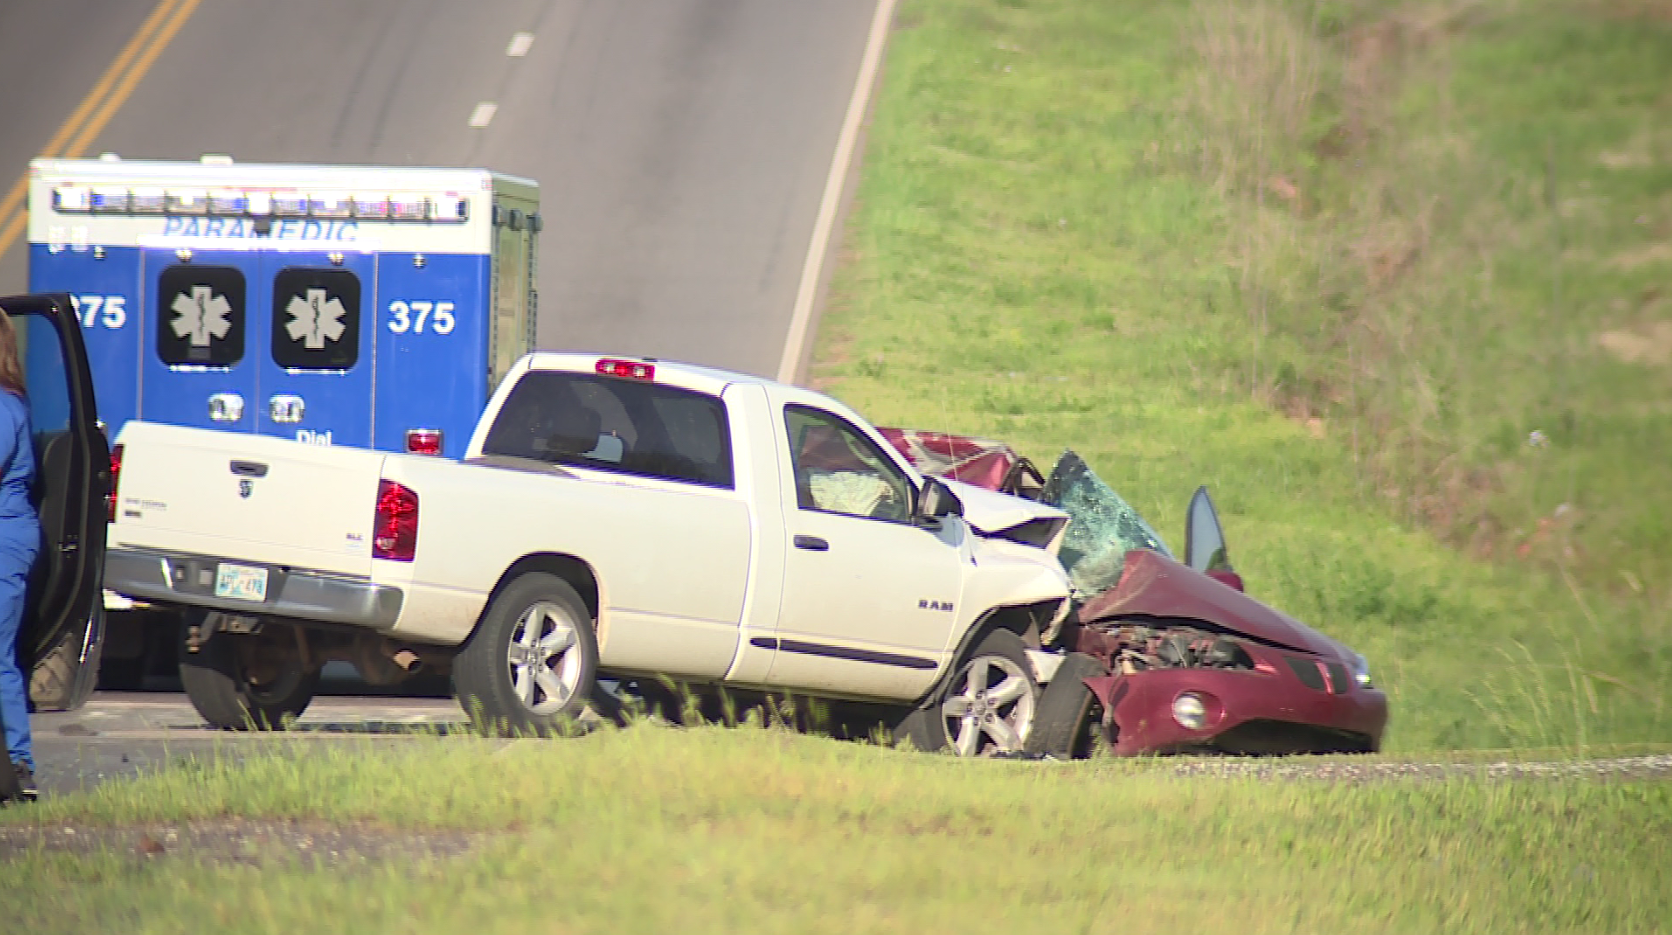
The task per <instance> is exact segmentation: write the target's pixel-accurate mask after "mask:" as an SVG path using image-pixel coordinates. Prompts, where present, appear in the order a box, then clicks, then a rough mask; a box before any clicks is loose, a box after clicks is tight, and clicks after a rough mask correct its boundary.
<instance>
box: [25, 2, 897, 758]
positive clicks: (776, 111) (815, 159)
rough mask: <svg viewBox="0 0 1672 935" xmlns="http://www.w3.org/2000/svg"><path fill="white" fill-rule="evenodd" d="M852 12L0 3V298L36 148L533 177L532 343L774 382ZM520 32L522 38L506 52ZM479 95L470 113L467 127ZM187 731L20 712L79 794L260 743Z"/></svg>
mask: <svg viewBox="0 0 1672 935" xmlns="http://www.w3.org/2000/svg"><path fill="white" fill-rule="evenodd" d="M875 9H876V7H875V3H874V2H873V0H814V2H786V0H630V2H623V0H493V2H481V3H466V2H461V0H284V2H282V3H278V2H271V0H5V2H4V3H0V66H3V69H0V75H3V76H4V77H3V78H0V118H3V121H4V122H3V128H0V295H3V294H10V293H13V292H22V291H25V289H26V288H27V284H28V280H27V270H26V266H25V262H26V255H25V250H24V247H23V244H22V242H21V241H22V238H21V237H20V236H17V232H16V230H15V228H16V226H17V223H19V215H18V212H16V211H13V212H11V213H10V214H8V212H7V211H5V210H3V209H4V208H5V204H4V201H3V199H5V198H6V197H7V196H8V194H9V193H10V192H12V191H14V190H17V189H15V186H16V184H17V182H18V181H19V179H20V178H21V177H22V175H23V173H24V171H25V169H26V167H27V164H28V160H29V159H30V157H32V156H34V155H37V154H43V153H46V154H50V155H56V156H69V157H76V156H85V157H92V156H96V155H98V154H100V153H103V152H114V153H118V154H120V155H122V156H123V157H125V158H150V159H194V158H197V157H198V156H199V155H200V154H202V153H225V154H229V155H231V156H233V157H234V158H235V159H237V160H239V161H246V162H258V161H274V162H293V161H295V162H319V163H336V162H343V163H373V164H381V163H389V164H407V165H481V166H487V167H490V168H494V169H499V170H503V171H507V172H512V173H516V174H519V175H524V176H528V177H531V178H534V179H537V180H538V181H539V182H540V183H541V188H542V214H543V215H544V217H545V219H546V226H545V231H544V234H543V235H542V243H541V251H540V257H539V284H540V327H539V335H538V337H539V341H540V344H541V345H542V346H544V347H549V348H570V349H579V350H599V351H617V352H622V353H633V354H646V355H651V356H659V357H667V358H676V359H684V360H690V361H694V362H697V363H703V364H708V365H712V366H719V367H726V368H731V369H738V370H744V371H749V372H754V373H761V374H766V375H772V374H774V373H775V372H776V371H777V368H778V365H779V360H780V357H781V356H782V354H783V347H784V341H785V335H786V333H787V332H788V331H789V325H790V315H791V307H792V304H793V302H794V299H795V295H796V292H797V289H798V287H799V285H800V277H801V272H802V264H803V261H804V259H805V257H806V253H807V250H808V244H809V242H810V240H811V238H812V234H813V224H814V219H815V216H816V214H817V212H818V208H819V203H820V199H821V196H822V195H823V188H824V183H825V178H826V174H827V172H828V171H829V168H830V164H831V158H832V154H833V151H834V149H835V147H836V142H837V139H838V135H839V132H840V128H841V124H842V120H843V117H844V115H845V112H846V109H847V106H848V101H849V97H850V95H851V94H852V91H853V85H854V82H855V79H856V77H857V75H858V73H859V70H860V62H861V58H862V55H863V52H864V48H865V42H866V39H867V30H868V27H869V25H870V21H871V18H872V15H873V13H874V11H875ZM519 33H528V34H530V35H531V37H532V41H528V40H524V41H523V42H522V43H520V45H522V49H521V50H520V51H521V52H522V54H520V55H515V54H510V53H511V52H512V51H513V37H514V36H516V35H517V34H519ZM101 88H102V90H101ZM483 103H492V104H494V105H495V109H494V111H493V116H492V120H491V121H490V122H488V123H487V125H486V126H484V127H472V126H470V125H469V123H470V121H471V117H472V115H473V114H475V113H478V112H479V108H480V105H481V104H483ZM8 222H11V224H10V226H11V227H12V229H13V230H12V234H11V235H10V236H8ZM391 704H395V705H397V706H398V705H403V704H410V705H415V706H418V708H419V709H422V710H424V711H425V712H428V713H426V714H425V715H424V716H425V717H429V716H431V715H432V714H434V712H433V711H431V710H430V709H432V708H437V707H438V706H439V707H440V708H443V709H446V708H450V707H451V703H450V702H437V701H434V700H413V701H410V702H394V701H391V700H390V699H387V698H379V699H370V698H354V697H347V698H337V699H331V700H329V701H323V700H322V701H321V702H320V703H318V704H317V705H316V706H315V708H314V709H313V710H312V711H311V712H310V718H326V719H327V720H330V719H336V720H337V721H341V720H342V719H343V718H348V719H349V720H354V719H355V718H359V719H362V720H363V719H364V718H367V717H375V716H381V715H378V714H377V713H378V712H384V711H386V709H388V707H389V706H390V705H391ZM401 710H407V709H405V708H402V709H401ZM194 723H195V716H193V715H192V714H191V711H190V708H189V706H187V705H186V704H185V702H184V700H183V698H181V697H180V696H178V695H172V696H170V695H153V696H132V697H120V696H98V697H96V698H95V701H94V702H93V704H92V705H90V706H89V708H88V709H86V710H85V711H84V712H76V713H74V714H70V715H43V716H39V717H38V718H37V724H36V730H37V732H38V735H39V737H40V740H39V747H40V756H39V759H40V760H41V763H42V769H41V776H42V779H43V781H44V783H45V784H46V787H47V788H48V789H49V790H53V789H56V790H65V789H73V788H79V787H82V786H83V785H86V784H90V783H96V782H98V781H102V780H103V779H104V778H108V777H110V776H114V775H121V774H124V773H129V772H132V771H133V770H134V769H137V768H138V767H139V766H140V765H142V764H144V763H147V762H156V761H158V760H159V759H160V758H162V757H164V756H166V755H172V754H177V753H181V752H185V751H188V750H196V749H211V748H216V747H217V745H219V746H221V747H224V746H225V745H227V744H228V743H250V742H259V739H258V738H246V739H237V738H236V737H229V735H225V734H216V735H208V734H207V732H203V731H201V730H198V731H197V732H196V733H193V728H192V727H191V726H190V725H192V724H194ZM356 723H359V722H358V721H356ZM339 733H340V732H339Z"/></svg>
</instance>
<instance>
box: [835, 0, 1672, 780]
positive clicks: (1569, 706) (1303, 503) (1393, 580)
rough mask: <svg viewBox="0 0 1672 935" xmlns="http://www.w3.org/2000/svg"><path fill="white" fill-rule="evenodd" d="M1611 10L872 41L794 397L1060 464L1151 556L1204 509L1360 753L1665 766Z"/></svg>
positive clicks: (1177, 23) (1055, 12)
mask: <svg viewBox="0 0 1672 935" xmlns="http://www.w3.org/2000/svg"><path fill="white" fill-rule="evenodd" d="M1633 9H1636V8H1635V7H1630V6H1629V5H1622V4H1609V3H1591V2H1580V0H1575V2H1570V3H1564V2H1526V3H1492V2H1487V3H1473V4H1467V5H1461V4H1447V3H1440V4H1437V5H1423V6H1420V7H1419V6H1416V5H1414V4H1410V3H1398V2H1380V3H1372V2H1362V3H1355V2H1343V3H1301V2H1294V3H1289V2H1280V0H1254V2H1234V3H1233V2H1230V0H1201V2H1197V3H1194V4H1191V3H1139V2H1135V0H1134V2H1098V3H1091V2H1084V0H1011V2H998V0H909V2H907V3H905V4H904V5H903V6H902V8H901V13H900V16H899V23H898V27H899V28H897V29H896V31H895V33H894V35H893V38H892V43H893V44H892V46H891V50H890V55H889V58H888V63H887V71H886V74H885V80H884V83H883V85H882V87H881V94H880V100H879V102H878V105H877V109H876V115H875V118H874V122H873V125H872V126H871V129H870V132H869V140H868V145H867V151H866V156H865V165H864V173H863V181H862V184H861V187H860V190H859V193H858V198H857V205H856V208H855V211H854V214H853V216H852V217H851V218H850V220H849V223H848V235H847V242H846V261H847V262H846V263H845V265H844V268H843V270H842V272H841V273H840V274H839V276H838V279H837V282H836V284H835V288H834V290H833V292H834V297H835V298H834V300H833V303H832V308H831V309H830V310H829V311H827V313H826V315H825V317H824V319H823V322H822V324H821V332H820V339H821V340H820V345H819V348H818V352H817V359H818V361H819V362H820V363H819V366H818V368H817V370H816V376H817V378H818V380H819V382H820V383H821V384H822V385H824V386H825V387H826V388H828V389H830V390H831V391H832V392H834V393H836V394H837V395H839V396H841V397H843V398H844V399H845V400H847V401H848V402H850V403H852V404H854V405H856V406H857V407H858V408H860V409H861V411H864V412H866V413H867V415H869V416H871V417H872V418H873V420H875V421H878V422H879V423H882V424H903V425H909V426H916V427H924V428H939V429H945V430H951V431H962V432H968V433H973V434H981V435H987V436H992V437H997V438H1002V439H1006V440H1008V441H1011V442H1012V443H1013V444H1016V445H1017V446H1018V447H1019V448H1021V449H1022V450H1023V451H1024V453H1026V454H1028V455H1030V456H1031V457H1033V458H1034V459H1035V460H1038V461H1040V462H1042V463H1044V464H1046V465H1048V464H1049V463H1050V462H1051V461H1052V460H1053V459H1054V457H1055V455H1056V453H1057V452H1058V451H1060V450H1061V449H1062V448H1064V447H1073V448H1075V449H1077V450H1079V451H1080V452H1081V453H1082V454H1084V455H1086V456H1087V458H1088V460H1089V461H1090V462H1091V463H1092V464H1093V466H1094V467H1096V468H1097V469H1098V471H1099V473H1101V474H1102V475H1103V476H1104V477H1105V478H1106V479H1108V480H1109V481H1111V483H1113V484H1114V485H1115V486H1116V487H1117V489H1119V490H1121V491H1122V492H1123V494H1125V495H1126V496H1127V497H1128V498H1129V499H1130V500H1132V501H1133V503H1134V504H1135V505H1136V506H1138V507H1139V509H1140V510H1142V511H1143V512H1144V513H1145V514H1146V515H1147V516H1149V517H1150V518H1151V520H1152V521H1153V522H1154V523H1155V524H1156V525H1157V527H1158V528H1159V529H1160V530H1161V531H1162V532H1163V534H1164V535H1167V536H1168V537H1169V539H1170V540H1171V541H1172V543H1173V544H1174V545H1175V546H1178V545H1181V544H1182V543H1181V542H1180V541H1179V540H1181V539H1182V513H1183V508H1184V505H1185V502H1186V499H1187V497H1188V496H1189V494H1190V492H1191V490H1193V489H1194V487H1195V485H1196V484H1198V483H1206V484H1209V485H1210V486H1211V488H1212V489H1213V491H1214V494H1215V498H1216V500H1217V501H1218V504H1219V506H1220V508H1221V513H1222V515H1223V518H1224V520H1225V523H1226V526H1227V533H1228V535H1229V537H1230V542H1231V551H1232V557H1233V559H1234V560H1235V561H1236V563H1237V564H1238V567H1239V570H1240V571H1242V572H1243V574H1244V577H1245V578H1246V580H1247V581H1248V582H1249V586H1250V588H1251V590H1252V591H1253V593H1255V594H1256V595H1257V596H1260V597H1261V598H1263V599H1266V600H1268V601H1270V602H1271V603H1273V604H1275V605H1277V606H1279V607H1282V608H1284V609H1285V610H1287V611H1289V612H1290V613H1292V614H1294V615H1296V616H1298V617H1300V618H1302V619H1304V620H1307V621H1309V622H1311V623H1312V624H1314V625H1315V626H1318V627H1319V628H1321V629H1323V630H1324V631H1326V632H1328V633H1330V634H1332V635H1334V636H1336V637H1338V638H1341V639H1344V640H1345V641H1347V642H1349V643H1351V644H1353V645H1354V646H1355V647H1357V648H1359V649H1360V650H1361V651H1363V652H1364V653H1365V654H1366V655H1367V656H1369V657H1370V659H1371V662H1372V665H1373V668H1374V669H1375V671H1376V672H1377V675H1378V678H1379V680H1380V681H1381V682H1382V684H1383V685H1384V687H1385V688H1386V689H1387V690H1388V692H1389V694H1390V696H1391V701H1392V705H1393V723H1392V726H1391V729H1390V732H1389V735H1388V741H1389V743H1390V745H1391V747H1392V748H1393V749H1396V750H1422V749H1464V748H1472V747H1514V746H1529V745H1530V746H1543V747H1549V746H1556V747H1562V748H1565V749H1569V750H1583V749H1585V748H1586V747H1588V746H1589V745H1592V744H1596V743H1605V742H1629V741H1643V740H1655V739H1660V738H1664V737H1666V736H1668V731H1669V728H1672V711H1669V710H1668V704H1667V700H1668V696H1667V692H1666V689H1665V686H1667V685H1668V684H1672V628H1668V626H1667V625H1666V620H1667V619H1668V617H1669V615H1672V594H1669V592H1668V589H1667V587H1666V585H1665V584H1664V582H1665V581H1666V580H1668V577H1669V576H1668V574H1667V573H1668V572H1669V571H1672V564H1668V563H1669V562H1672V550H1668V549H1667V548H1665V546H1666V545H1667V538H1666V537H1667V535H1668V533H1667V530H1668V529H1669V528H1672V527H1669V526H1668V524H1669V523H1672V485H1669V484H1667V483H1665V481H1666V479H1667V478H1668V477H1672V475H1669V474H1668V469H1667V466H1666V465H1667V463H1668V460H1669V457H1668V456H1669V455H1672V445H1668V443H1667V442H1668V441H1669V439H1668V438H1667V437H1666V435H1665V433H1666V431H1667V427H1668V426H1669V425H1672V421H1669V420H1668V419H1667V409H1666V406H1665V404H1664V403H1665V400H1666V399H1667V398H1668V397H1667V395H1666V394H1667V390H1668V389H1669V388H1672V367H1669V366H1668V365H1667V364H1656V363H1652V362H1649V359H1648V358H1643V359H1639V360H1638V361H1637V362H1635V363H1630V364H1628V363H1627V362H1625V361H1624V360H1622V359H1619V358H1618V357H1617V356H1616V352H1614V351H1610V350H1609V348H1608V347H1607V346H1605V345H1604V344H1599V343H1598V342H1599V341H1601V340H1603V339H1601V338H1599V337H1598V335H1600V334H1601V333H1602V332H1604V331H1608V330H1610V329H1612V330H1619V329H1626V330H1628V331H1629V330H1630V329H1631V328H1636V329H1638V331H1637V332H1632V333H1633V334H1638V332H1641V334H1638V339H1632V338H1630V337H1628V338H1625V339H1620V340H1617V341H1616V342H1615V343H1616V345H1618V347H1623V348H1628V353H1630V351H1629V348H1637V349H1638V351H1640V352H1641V353H1649V351H1643V350H1642V347H1641V346H1640V345H1642V344H1643V342H1644V341H1649V343H1650V344H1652V343H1653V341H1652V340H1650V338H1652V336H1653V335H1655V334H1658V332H1655V331H1653V329H1652V328H1651V327H1650V325H1651V324H1652V321H1653V315H1652V314H1651V312H1653V308H1638V306H1637V305H1634V304H1633V303H1634V302H1638V300H1640V299H1641V300H1643V301H1648V302H1651V304H1653V303H1658V302H1660V301H1661V299H1659V298H1656V296H1658V295H1659V292H1658V290H1659V289H1660V288H1661V286H1660V285H1657V284H1659V283H1664V282H1665V277H1666V275H1667V273H1668V271H1669V270H1672V267H1669V266H1668V265H1667V264H1666V263H1664V262H1660V261H1659V260H1657V259H1655V258H1656V257H1659V256H1660V254H1659V253H1657V252H1655V251H1656V250H1658V249H1660V247H1664V246H1665V245H1666V242H1667V241H1668V239H1672V184H1669V183H1672V136H1669V135H1668V133H1669V131H1668V129H1667V128H1668V127H1672V93H1669V92H1668V91H1667V90H1666V89H1667V88H1672V23H1668V22H1666V21H1665V20H1663V19H1654V18H1652V17H1645V16H1636V15H1630V14H1631V11H1632V10H1633ZM1549 191H1553V192H1554V195H1553V196H1552V197H1551V198H1547V197H1546V195H1547V194H1548V192H1549ZM1551 203H1555V204H1557V205H1559V213H1552V211H1551V209H1550V207H1549V205H1550V204H1551ZM1657 244H1659V245H1660V246H1659V247H1657V246H1656V245H1657ZM1558 245H1560V252H1559V253H1557V252H1553V251H1557V249H1558ZM1621 257H1626V258H1628V259H1629V260H1630V262H1629V263H1623V262H1622V261H1621V259H1620V258H1621ZM1622 302H1624V305H1623V306H1622V305H1621V303H1622ZM1653 307H1654V308H1660V307H1661V306H1659V305H1654V306H1653ZM1622 309H1624V310H1623V311H1622ZM1633 316H1638V317H1637V318H1635V319H1634V318H1633ZM1628 319H1630V320H1631V321H1628ZM1633 321H1635V322H1636V323H1635V324H1633V323H1632V322H1633ZM1628 326H1629V327H1628ZM1667 327H1668V329H1669V330H1672V325H1668V326H1667ZM1645 336H1648V337H1645ZM1633 340H1638V343H1637V344H1632V341H1633ZM1668 340H1672V335H1669V336H1668ZM1622 342H1623V343H1622ZM1667 353H1668V362H1667V363H1672V348H1669V349H1668V351H1667ZM1534 430H1538V431H1540V432H1542V433H1543V436H1544V437H1545V438H1546V439H1548V440H1549V443H1548V444H1545V445H1540V446H1532V445H1529V444H1527V439H1528V438H1529V436H1530V433H1531V432H1533V431H1534ZM1564 504H1565V506H1564Z"/></svg>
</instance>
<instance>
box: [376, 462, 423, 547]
mask: <svg viewBox="0 0 1672 935" xmlns="http://www.w3.org/2000/svg"><path fill="white" fill-rule="evenodd" d="M417 551H418V495H417V494H416V493H414V492H412V490H410V489H408V488H406V487H403V486H401V485H400V484H397V483H395V482H394V481H392V480H380V481H378V482H377V516H376V518H375V519H374V520H373V523H372V558H386V559H389V560H390V561H394V562H410V561H412V556H413V555H415V554H416V553H417Z"/></svg>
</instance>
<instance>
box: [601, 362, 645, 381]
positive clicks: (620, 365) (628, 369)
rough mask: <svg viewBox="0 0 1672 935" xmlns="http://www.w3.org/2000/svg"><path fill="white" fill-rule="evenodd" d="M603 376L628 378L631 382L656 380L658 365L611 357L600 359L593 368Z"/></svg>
mask: <svg viewBox="0 0 1672 935" xmlns="http://www.w3.org/2000/svg"><path fill="white" fill-rule="evenodd" d="M593 369H595V370H597V371H598V373H599V374H600V375H602V376H606V377H626V378H627V379H629V380H654V379H656V365H655V364H647V363H642V362H640V361H636V360H616V359H614V358H611V357H604V358H600V359H599V361H598V363H597V365H596V366H595V367H594V368H593Z"/></svg>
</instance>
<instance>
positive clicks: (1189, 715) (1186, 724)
mask: <svg viewBox="0 0 1672 935" xmlns="http://www.w3.org/2000/svg"><path fill="white" fill-rule="evenodd" d="M1173 720H1175V721H1177V722H1179V726H1180V727H1182V728H1184V729H1185V730H1201V729H1202V728H1203V727H1206V726H1207V723H1208V706H1207V705H1205V704H1203V703H1202V699H1201V698H1199V697H1197V696H1196V695H1193V694H1191V693H1189V692H1185V693H1184V694H1182V695H1180V696H1178V697H1177V698H1174V699H1173Z"/></svg>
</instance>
